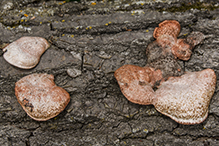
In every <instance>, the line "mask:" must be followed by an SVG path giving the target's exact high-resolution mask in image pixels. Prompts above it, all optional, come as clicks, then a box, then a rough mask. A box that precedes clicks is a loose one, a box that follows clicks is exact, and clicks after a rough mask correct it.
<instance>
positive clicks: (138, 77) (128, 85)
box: [114, 65, 162, 105]
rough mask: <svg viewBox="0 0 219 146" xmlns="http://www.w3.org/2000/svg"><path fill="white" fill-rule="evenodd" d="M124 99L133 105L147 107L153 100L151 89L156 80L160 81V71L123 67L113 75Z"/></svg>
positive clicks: (130, 66) (129, 66)
mask: <svg viewBox="0 0 219 146" xmlns="http://www.w3.org/2000/svg"><path fill="white" fill-rule="evenodd" d="M114 76H115V78H116V79H117V81H118V84H119V86H120V89H121V91H122V93H123V94H124V95H125V97H126V98H127V99H128V100H129V101H131V102H134V103H138V104H143V105H148V104H151V103H152V100H153V98H154V90H153V89H152V87H153V85H154V84H155V82H156V80H160V79H162V73H161V71H154V69H153V68H149V67H139V66H135V65H124V66H122V67H120V68H119V69H117V70H116V72H115V74H114Z"/></svg>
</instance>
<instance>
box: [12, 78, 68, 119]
mask: <svg viewBox="0 0 219 146" xmlns="http://www.w3.org/2000/svg"><path fill="white" fill-rule="evenodd" d="M15 95H16V97H17V100H18V102H19V103H20V105H21V106H22V108H23V109H24V110H25V112H26V113H27V114H28V115H29V116H30V117H31V118H33V119H34V120H37V121H46V120H49V119H51V118H53V117H55V116H57V115H58V114H59V113H60V112H61V111H63V110H64V109H65V107H66V106H67V104H68V103H69V101H70V96H69V94H68V92H66V91H65V90H64V89H63V88H61V87H58V86H56V85H55V83H54V76H53V75H49V74H31V75H28V76H25V77H23V78H22V79H20V80H19V81H18V82H16V83H15Z"/></svg>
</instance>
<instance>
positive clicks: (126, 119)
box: [0, 0, 219, 146]
mask: <svg viewBox="0 0 219 146" xmlns="http://www.w3.org/2000/svg"><path fill="white" fill-rule="evenodd" d="M218 7H219V1H218V0H199V1H198V0H182V1H177V0H169V1H168V0H166V1H163V2H162V3H161V2H158V0H154V1H153V0H151V1H149V0H145V1H141V2H137V1H124V2H118V1H97V2H90V1H89V2H84V1H81V2H79V3H77V2H69V3H63V1H43V0H41V1H40V0H24V1H23V0H18V1H14V0H3V1H1V6H0V9H1V12H0V33H1V35H0V46H1V47H3V46H4V45H5V44H7V43H11V42H13V41H15V40H17V39H18V38H20V37H22V36H40V37H44V38H46V39H47V40H48V41H49V42H50V43H51V47H50V48H49V49H48V50H47V51H46V52H45V53H44V54H43V55H42V57H41V60H40V62H39V64H38V65H37V66H36V67H35V68H33V69H30V70H22V69H18V68H16V67H14V66H12V65H10V64H9V63H7V62H6V61H5V60H4V58H3V56H2V55H3V51H2V50H0V62H1V63H0V68H1V69H0V145H1V146H11V145H13V146H15V145H17V146H21V145H22V146H23V145H30V146H37V145H46V146H53V145H58V146H70V145H95V146H102V145H109V146H111V145H130V146H131V145H136V146H140V145H142V146H143V145H148V146H149V145H151V146H153V145H159V146H160V145H177V146H181V145H197V146H202V145H203V146H206V145H212V146H215V145H219V141H218V140H219V109H218V107H219V98H218V96H219V94H218V93H217V91H218V87H216V91H215V94H214V96H213V98H212V100H211V103H210V107H209V116H208V118H207V119H206V120H205V121H204V122H203V123H201V124H198V125H190V126H188V125H187V126H186V125H181V124H178V123H176V122H175V121H173V120H171V119H170V118H168V117H167V116H164V115H162V114H160V113H159V112H157V111H156V110H155V108H154V107H153V106H142V105H137V104H134V103H131V102H129V101H128V100H127V99H126V98H125V97H124V96H123V94H122V93H121V91H120V88H119V86H118V84H117V82H116V79H115V78H114V76H113V73H114V71H115V70H116V69H118V68H119V67H121V66H122V65H124V64H134V65H138V66H145V65H146V64H147V57H146V54H145V51H146V47H147V45H148V44H149V43H150V42H152V41H154V38H153V36H152V34H153V31H154V28H155V27H157V26H158V24H159V23H160V22H162V21H163V20H166V19H174V20H177V21H179V23H180V24H181V33H180V35H179V37H180V38H183V37H185V36H186V35H187V34H189V33H191V32H192V31H200V32H202V33H204V34H205V37H206V38H205V40H204V41H203V42H202V43H201V44H200V45H198V46H196V47H195V49H194V50H193V54H192V56H191V59H190V60H189V61H179V63H180V64H181V66H182V67H183V69H184V70H185V71H200V70H203V69H205V68H211V69H213V70H214V71H215V72H216V75H217V77H218V76H219V8H218ZM32 73H49V74H53V75H54V76H55V83H56V84H57V85H58V86H60V87H62V88H64V89H65V90H66V91H67V92H68V93H69V94H70V96H71V101H70V103H69V104H68V106H67V107H66V109H65V110H64V111H63V112H61V113H60V114H59V115H58V116H57V117H55V118H53V119H51V120H48V121H46V122H38V121H34V120H33V119H31V118H30V117H29V116H27V114H26V113H25V111H24V110H23V109H22V107H21V106H20V105H19V103H18V102H17V99H16V96H15V94H14V87H15V82H17V81H18V80H19V79H21V78H22V77H24V76H26V75H29V74H32ZM217 86H218V85H217Z"/></svg>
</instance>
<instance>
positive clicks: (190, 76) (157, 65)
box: [114, 20, 216, 125]
mask: <svg viewBox="0 0 219 146" xmlns="http://www.w3.org/2000/svg"><path fill="white" fill-rule="evenodd" d="M179 32H180V25H179V23H178V22H177V21H175V20H165V21H164V22H162V23H160V24H159V27H158V28H155V30H154V34H153V36H154V38H156V41H154V42H152V43H151V44H149V45H148V47H147V48H146V54H147V57H148V61H147V62H148V64H147V65H146V66H145V67H139V66H135V65H124V66H122V67H120V68H119V69H117V70H116V71H115V73H114V76H115V78H116V79H117V82H118V84H119V86H120V89H121V91H122V93H123V94H124V96H125V97H126V98H127V99H128V100H129V101H131V102H133V103H137V104H142V105H149V104H153V105H154V106H155V108H156V109H157V110H158V111H159V112H161V113H162V114H164V115H166V116H169V117H170V118H171V119H173V120H175V121H176V122H178V123H181V124H186V125H191V124H199V123H201V122H203V121H204V120H205V119H206V118H207V115H208V106H209V103H210V100H211V97H212V96H213V94H214V90H215V86H216V75H215V72H214V71H213V70H212V69H205V70H203V71H199V72H183V70H182V68H181V66H180V65H179V64H178V63H177V58H178V59H181V60H188V59H189V58H190V56H191V53H192V48H194V47H195V46H196V45H198V44H199V43H200V42H201V41H202V40H203V39H204V35H203V34H202V33H201V32H192V33H191V34H190V35H189V36H188V37H187V38H185V39H177V36H178V35H179ZM154 89H156V90H154Z"/></svg>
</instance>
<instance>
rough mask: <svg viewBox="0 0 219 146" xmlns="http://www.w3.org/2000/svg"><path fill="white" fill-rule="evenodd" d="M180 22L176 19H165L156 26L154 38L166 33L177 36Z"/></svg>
mask: <svg viewBox="0 0 219 146" xmlns="http://www.w3.org/2000/svg"><path fill="white" fill-rule="evenodd" d="M180 29H181V27H180V24H179V22H178V21H176V20H165V21H163V22H161V23H160V24H159V27H156V28H155V30H154V33H153V36H154V38H155V39H157V38H158V37H160V36H163V35H167V36H172V37H174V38H177V36H178V35H179V33H180Z"/></svg>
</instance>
